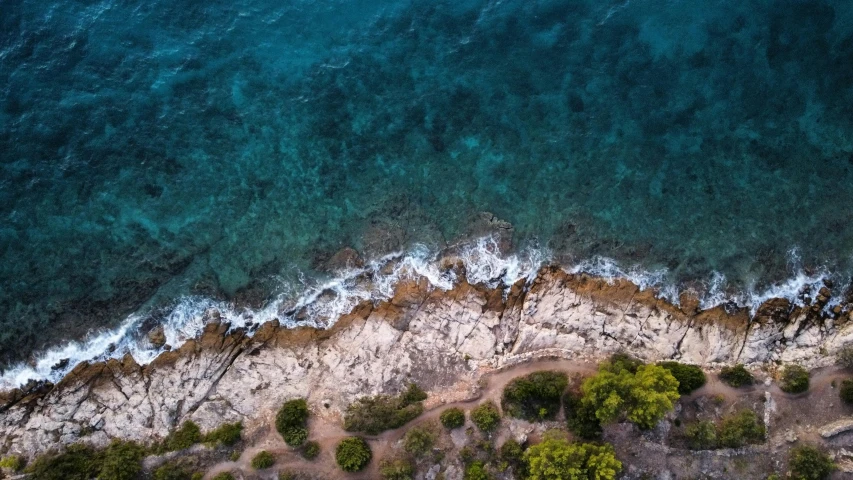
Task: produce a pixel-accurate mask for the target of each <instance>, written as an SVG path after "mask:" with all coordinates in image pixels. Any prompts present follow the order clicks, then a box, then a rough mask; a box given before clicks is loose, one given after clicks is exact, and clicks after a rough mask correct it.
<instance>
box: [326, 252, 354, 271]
mask: <svg viewBox="0 0 853 480" xmlns="http://www.w3.org/2000/svg"><path fill="white" fill-rule="evenodd" d="M362 267H364V260H363V259H362V258H361V255H359V254H358V252H357V251H355V249H353V248H350V247H344V248H342V249H340V250H338V251H337V252H335V254H334V255H332V257H331V258H329V259H328V260H326V262H325V263H324V264H323V268H324V269H326V270H329V271H337V270H346V269H349V268H362Z"/></svg>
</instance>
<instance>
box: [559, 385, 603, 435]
mask: <svg viewBox="0 0 853 480" xmlns="http://www.w3.org/2000/svg"><path fill="white" fill-rule="evenodd" d="M581 400H582V395H581V393H580V392H577V391H568V392H566V394H565V395H564V396H563V407H564V408H565V412H566V425H567V426H568V427H569V431H571V432H572V433H574V434H575V435H577V436H578V437H580V438H583V439H584V440H594V439H596V438H598V437H599V436H601V422H600V421H599V420H598V417H596V416H595V408H594V407H593V405H592V404H589V403H584V402H583V401H581Z"/></svg>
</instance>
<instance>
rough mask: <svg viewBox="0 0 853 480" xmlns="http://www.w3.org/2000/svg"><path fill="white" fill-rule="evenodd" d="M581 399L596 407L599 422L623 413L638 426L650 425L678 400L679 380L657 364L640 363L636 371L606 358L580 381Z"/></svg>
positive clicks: (612, 419) (594, 408) (653, 424)
mask: <svg viewBox="0 0 853 480" xmlns="http://www.w3.org/2000/svg"><path fill="white" fill-rule="evenodd" d="M581 390H582V391H583V397H582V399H581V401H582V402H583V403H585V404H586V405H587V406H588V407H590V408H592V409H593V410H595V416H596V418H598V420H599V421H600V422H602V423H606V422H611V421H615V420H617V419H618V418H619V417H620V416H622V415H624V416H625V417H627V419H628V420H629V421H631V422H633V423H634V424H636V425H637V426H639V427H640V428H646V429H648V428H652V427H654V426H655V424H657V422H658V421H660V419H661V418H663V416H664V415H666V412H668V411H669V410H672V408H673V403H674V402H675V401H676V400H678V398H679V395H678V381H677V380H676V379H675V377H673V376H672V374H671V373H670V372H669V370H667V369H665V368H663V367H660V366H657V365H641V366H639V367H637V371H636V373H631V372H630V370H628V369H626V368H621V367H620V368H618V369H615V370H614V367H613V365H612V364H610V363H609V362H605V363H604V364H603V365H602V366H601V367H599V371H598V373H597V374H595V375H594V376H592V377H588V378H586V379H585V380H584V381H583V384H582V385H581Z"/></svg>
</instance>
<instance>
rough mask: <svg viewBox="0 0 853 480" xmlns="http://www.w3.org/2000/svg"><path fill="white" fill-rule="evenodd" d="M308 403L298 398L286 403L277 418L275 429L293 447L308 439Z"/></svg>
mask: <svg viewBox="0 0 853 480" xmlns="http://www.w3.org/2000/svg"><path fill="white" fill-rule="evenodd" d="M308 415H309V413H308V402H306V401H305V399H304V398H297V399H294V400H288V401H286V402H284V405H282V406H281V409H279V411H278V414H276V416H275V429H276V430H278V433H279V435H281V437H282V438H283V439H284V443H286V444H288V445H290V446H291V447H298V446H300V445H302V444H303V443H304V442H305V440H306V439H308V428H307V425H308Z"/></svg>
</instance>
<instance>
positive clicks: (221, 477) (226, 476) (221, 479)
mask: <svg viewBox="0 0 853 480" xmlns="http://www.w3.org/2000/svg"><path fill="white" fill-rule="evenodd" d="M213 480H234V475H231V474H230V473H228V472H222V473H217V474H216V475H214V477H213Z"/></svg>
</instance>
